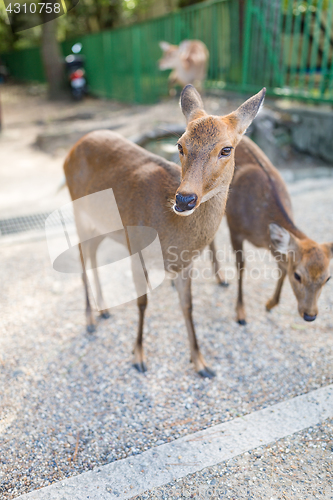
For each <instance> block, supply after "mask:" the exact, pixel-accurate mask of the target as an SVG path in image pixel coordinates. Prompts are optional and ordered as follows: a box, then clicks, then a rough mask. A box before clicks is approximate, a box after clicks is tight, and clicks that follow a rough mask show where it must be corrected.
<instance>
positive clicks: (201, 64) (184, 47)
mask: <svg viewBox="0 0 333 500" xmlns="http://www.w3.org/2000/svg"><path fill="white" fill-rule="evenodd" d="M159 45H160V48H161V49H162V51H163V57H162V58H161V59H160V60H159V61H158V64H159V69H160V70H162V71H164V70H167V69H172V70H173V71H172V72H171V73H170V75H169V80H168V82H169V93H170V95H175V94H176V92H175V90H174V89H173V88H172V87H174V86H175V85H177V84H178V85H181V86H184V85H187V84H192V85H194V86H195V87H196V88H197V89H199V90H202V88H203V83H204V81H205V79H206V75H207V65H208V59H209V52H208V49H207V47H206V45H205V44H204V43H203V42H201V41H200V40H184V41H182V42H181V43H180V44H179V45H171V44H170V43H168V42H164V41H163V42H160V44H159Z"/></svg>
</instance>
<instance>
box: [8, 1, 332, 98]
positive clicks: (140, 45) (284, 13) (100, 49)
mask: <svg viewBox="0 0 333 500" xmlns="http://www.w3.org/2000/svg"><path fill="white" fill-rule="evenodd" d="M332 24H333V0H308V1H304V0H246V1H245V0H216V1H214V2H205V3H201V4H198V5H194V6H192V7H189V8H186V9H182V10H181V11H177V12H175V13H172V14H169V15H167V16H164V17H161V18H157V19H152V20H149V21H147V22H143V23H139V24H136V25H132V26H128V27H123V28H119V29H116V30H112V31H105V32H102V33H96V34H93V35H86V36H82V37H77V38H75V39H73V40H67V41H65V42H64V43H63V44H62V51H63V54H64V56H65V55H67V54H69V53H70V51H71V50H70V49H71V46H72V45H73V43H74V42H81V43H82V45H83V54H84V55H85V56H86V70H87V79H88V82H89V86H90V89H91V92H92V93H93V94H96V95H98V96H102V97H110V98H114V99H118V100H123V101H132V102H154V101H156V100H158V99H159V98H160V97H161V96H162V95H166V94H167V77H168V72H161V71H159V70H158V66H157V61H158V59H159V58H160V57H161V50H160V48H159V44H158V43H159V41H161V40H166V41H168V42H171V43H174V44H178V43H179V42H180V41H182V40H184V39H200V40H202V41H203V42H204V43H205V44H206V45H207V47H208V50H209V52H210V60H209V71H208V79H207V82H206V86H207V87H208V88H225V89H232V90H237V91H246V92H252V91H255V90H257V89H259V88H261V87H263V86H266V87H267V88H268V91H269V92H270V93H272V94H275V95H289V96H293V97H298V98H302V99H312V100H321V101H328V102H333V29H332V28H333V27H332ZM2 58H3V60H4V61H5V62H6V63H7V65H8V66H9V69H10V72H11V74H12V75H13V76H14V77H16V78H18V79H21V80H36V81H43V79H44V74H43V69H42V64H41V60H40V54H39V50H38V49H37V48H34V49H28V50H24V51H15V52H12V53H10V54H3V55H2Z"/></svg>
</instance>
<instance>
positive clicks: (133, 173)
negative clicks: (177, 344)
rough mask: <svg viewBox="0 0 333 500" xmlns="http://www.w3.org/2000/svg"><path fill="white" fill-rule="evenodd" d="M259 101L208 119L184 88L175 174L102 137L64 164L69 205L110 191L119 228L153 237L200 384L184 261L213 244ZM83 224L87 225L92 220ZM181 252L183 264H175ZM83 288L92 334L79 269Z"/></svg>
mask: <svg viewBox="0 0 333 500" xmlns="http://www.w3.org/2000/svg"><path fill="white" fill-rule="evenodd" d="M264 95H265V89H263V90H262V91H261V92H259V93H258V94H256V95H255V96H253V97H252V98H250V99H248V100H247V101H246V102H245V103H244V104H243V105H241V106H240V107H239V108H238V109H237V110H236V111H235V112H233V113H231V114H229V115H226V116H223V117H220V116H209V115H207V114H206V112H205V111H204V109H203V103H202V100H201V97H200V95H199V94H198V92H197V91H196V90H195V88H194V87H192V85H188V86H186V87H185V88H184V89H183V91H182V93H181V99H180V105H181V109H182V112H183V114H184V115H185V117H186V120H187V127H186V131H185V133H184V134H183V135H182V137H180V139H179V140H178V149H179V154H180V160H181V167H179V166H178V165H177V164H175V163H172V162H169V161H166V160H164V159H163V158H160V157H159V156H156V155H153V154H151V153H150V152H148V151H147V150H145V149H143V148H141V147H140V146H137V145H135V144H133V143H132V142H130V141H128V140H127V139H125V138H123V137H122V136H120V135H119V134H117V133H114V132H111V131H108V130H100V131H95V132H91V133H89V134H87V135H86V136H84V137H83V138H82V139H81V140H80V141H79V142H78V143H77V144H76V145H75V146H74V147H73V148H72V150H71V151H70V153H69V155H68V156H67V159H66V160H65V165H64V170H65V175H66V181H67V186H68V188H69V191H70V195H71V198H72V200H77V199H79V198H81V197H84V196H86V195H89V194H93V193H96V192H99V191H101V190H105V189H108V188H112V189H113V192H114V195H115V199H116V200H117V205H118V209H119V213H120V216H121V219H122V222H123V225H124V226H125V227H126V226H148V227H152V228H154V229H155V230H156V231H157V233H158V235H159V239H160V243H161V247H162V252H163V259H164V265H165V269H166V270H167V271H172V272H173V274H175V273H177V278H176V279H175V285H176V288H177V290H178V294H179V300H180V304H181V308H182V312H183V314H184V318H185V323H186V327H187V332H188V336H189V341H190V351H191V360H192V362H193V364H194V366H195V369H196V371H197V372H198V373H199V374H200V375H202V376H203V377H212V376H213V374H214V373H213V371H212V370H210V369H209V368H208V367H207V365H206V362H205V360H204V358H203V356H202V354H201V352H200V349H199V346H198V342H197V339H196V335H195V331H194V325H193V320H192V299H191V266H192V262H191V261H192V259H193V257H194V256H196V255H197V253H198V250H199V251H201V250H203V249H204V248H205V246H206V245H208V244H209V243H210V242H211V241H212V240H213V238H214V235H215V233H216V231H217V229H218V227H219V225H220V222H221V219H222V215H223V213H224V210H225V205H226V201H227V195H228V191H229V185H230V182H231V180H232V177H233V173H234V151H235V148H236V146H237V144H238V142H239V141H240V139H241V137H242V134H243V133H244V132H245V130H246V129H247V128H248V126H249V125H250V123H251V122H252V120H253V119H254V118H255V116H256V114H257V112H258V110H259V108H260V106H261V104H262V102H263V99H264ZM170 201H171V203H170ZM83 223H84V220H83ZM88 223H90V224H91V220H90V221H88ZM111 237H112V236H111ZM170 247H172V249H173V251H172V252H171V254H172V259H171V257H170V251H169V249H170ZM175 248H176V250H175ZM184 251H186V260H184V259H183V258H182V255H184V254H183V252H184ZM175 253H176V259H175V258H174V256H175ZM188 256H190V260H189V259H188ZM95 257H96V245H92V247H91V249H90V258H91V259H92V260H95ZM134 279H135V277H134ZM83 283H84V286H85V295H86V317H87V328H88V331H92V330H93V328H94V318H93V315H92V310H91V306H90V302H89V294H88V287H87V276H86V271H85V269H84V268H83ZM137 303H138V307H139V329H138V334H137V338H136V342H135V346H134V365H135V367H136V368H137V369H138V371H140V372H144V371H145V370H146V365H145V360H144V353H143V323H144V315H145V310H146V307H147V295H146V294H145V295H142V296H141V297H139V298H138V300H137ZM103 314H105V312H104V313H103Z"/></svg>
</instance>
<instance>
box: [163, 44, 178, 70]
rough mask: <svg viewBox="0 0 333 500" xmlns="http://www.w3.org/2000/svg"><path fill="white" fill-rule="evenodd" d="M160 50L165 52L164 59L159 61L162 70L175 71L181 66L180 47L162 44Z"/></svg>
mask: <svg viewBox="0 0 333 500" xmlns="http://www.w3.org/2000/svg"><path fill="white" fill-rule="evenodd" d="M159 45H160V48H161V49H162V50H163V57H162V58H161V59H160V60H159V61H158V67H159V69H160V70H162V71H163V70H166V69H174V68H176V67H177V65H178V64H179V54H178V45H171V43H168V42H160V43H159Z"/></svg>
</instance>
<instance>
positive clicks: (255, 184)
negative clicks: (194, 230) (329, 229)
mask: <svg viewBox="0 0 333 500" xmlns="http://www.w3.org/2000/svg"><path fill="white" fill-rule="evenodd" d="M235 163H236V167H235V173H234V177H233V180H232V183H231V187H230V194H229V197H228V201H227V206H226V218H227V223H228V226H229V231H230V238H231V243H232V246H233V249H234V251H235V253H236V268H237V281H238V297H237V304H236V319H237V322H238V323H239V324H240V325H246V314H245V308H244V300H243V274H244V270H245V257H244V252H243V242H244V241H245V240H247V241H249V242H250V243H252V245H254V246H255V247H258V248H266V249H267V250H269V251H270V252H271V253H272V255H273V257H274V258H275V259H276V261H277V265H278V269H279V279H278V281H277V285H276V289H275V292H274V294H273V296H272V297H271V298H270V299H269V300H268V301H267V303H266V310H267V311H271V310H272V309H273V308H274V307H276V306H277V305H278V304H279V301H280V296H281V291H282V286H283V283H284V280H285V278H286V276H287V275H288V279H289V281H290V284H291V288H292V290H293V292H294V295H295V297H296V300H297V304H298V312H299V314H300V316H301V317H302V318H303V319H304V320H305V321H314V320H315V319H316V318H317V315H318V299H319V296H320V294H321V292H322V289H323V286H324V285H325V284H326V283H327V282H328V281H329V279H330V259H332V257H333V243H321V244H319V243H316V242H315V241H314V240H312V239H310V238H309V237H307V236H306V235H305V233H304V232H303V231H301V230H300V229H298V227H297V226H296V224H295V222H294V218H293V212H292V205H291V199H290V196H289V193H288V190H287V186H286V184H285V182H284V180H283V179H282V177H281V175H280V173H279V171H278V170H277V169H276V168H275V167H274V166H273V164H272V163H271V161H270V160H269V159H268V158H267V156H266V155H265V154H264V152H263V151H262V150H261V149H260V148H259V147H258V146H257V145H256V144H255V143H254V142H253V141H252V140H251V139H250V138H249V137H246V136H245V137H243V138H242V140H241V141H240V143H239V145H238V146H237V149H236V153H235ZM210 248H211V255H212V259H213V269H214V272H215V273H216V278H217V281H218V283H219V284H221V285H224V286H225V285H227V283H226V281H225V280H224V278H223V275H222V273H221V272H218V271H219V270H218V268H219V263H218V259H217V254H216V246H215V243H214V242H212V243H211V246H210Z"/></svg>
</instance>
